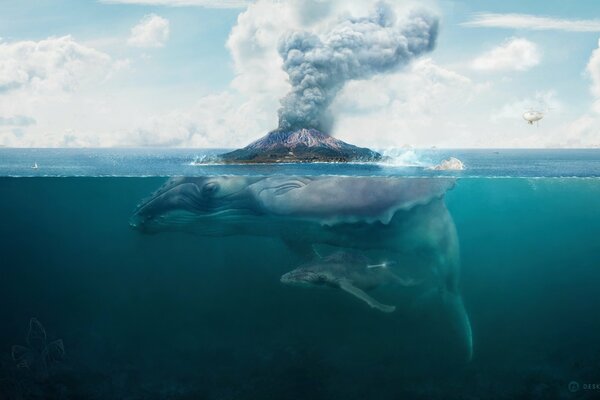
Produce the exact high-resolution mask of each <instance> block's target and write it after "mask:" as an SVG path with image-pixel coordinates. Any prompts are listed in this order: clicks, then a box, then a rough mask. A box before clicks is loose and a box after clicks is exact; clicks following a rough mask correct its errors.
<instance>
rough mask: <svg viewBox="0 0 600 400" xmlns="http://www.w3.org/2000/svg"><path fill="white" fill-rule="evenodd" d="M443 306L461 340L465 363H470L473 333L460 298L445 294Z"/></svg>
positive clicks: (452, 294) (454, 294) (455, 295)
mask: <svg viewBox="0 0 600 400" xmlns="http://www.w3.org/2000/svg"><path fill="white" fill-rule="evenodd" d="M443 305H444V308H445V309H446V310H445V311H446V313H447V315H448V317H449V319H450V321H451V324H452V328H453V330H454V331H455V332H456V334H457V336H458V337H460V339H461V342H462V345H463V347H464V351H465V358H466V361H471V359H472V358H473V331H472V329H471V321H470V320H469V315H468V314H467V310H466V309H465V305H464V303H463V300H462V297H461V296H460V295H459V294H456V293H450V292H446V293H445V295H444V298H443Z"/></svg>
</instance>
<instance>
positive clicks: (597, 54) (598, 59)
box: [586, 40, 600, 113]
mask: <svg viewBox="0 0 600 400" xmlns="http://www.w3.org/2000/svg"><path fill="white" fill-rule="evenodd" d="M586 71H587V73H588V74H589V76H590V78H591V79H592V87H591V92H592V94H593V95H594V97H595V98H596V101H595V103H594V109H595V110H596V112H598V113H600V40H599V41H598V48H597V49H595V50H594V51H593V52H592V55H591V57H590V60H589V61H588V64H587V66H586Z"/></svg>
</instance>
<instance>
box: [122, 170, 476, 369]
mask: <svg viewBox="0 0 600 400" xmlns="http://www.w3.org/2000/svg"><path fill="white" fill-rule="evenodd" d="M453 185H454V179H452V178H398V177H343V176H313V177H303V176H268V177H265V176H204V177H176V178H171V179H169V180H168V181H167V182H166V183H165V184H164V185H163V186H162V187H161V188H159V189H158V190H157V191H156V192H155V193H154V194H152V195H151V196H150V197H149V198H148V199H146V200H144V201H142V203H141V204H140V205H139V206H138V207H137V209H136V211H135V213H134V215H133V216H132V218H131V221H130V223H131V225H132V226H133V227H134V228H135V229H137V230H139V231H141V232H144V233H157V232H161V231H169V230H171V231H173V230H175V231H187V232H191V233H194V234H197V235H201V236H229V235H252V236H268V237H279V238H281V239H282V240H283V241H284V242H285V243H286V244H287V245H288V246H289V247H290V249H291V250H293V251H294V252H296V253H297V254H299V255H300V256H301V257H303V258H304V259H305V260H306V261H307V262H309V261H311V260H314V258H315V251H314V249H315V247H316V246H333V247H334V248H337V249H340V250H344V249H352V250H355V251H361V252H363V253H365V254H370V253H373V252H374V253H377V254H385V258H386V259H387V260H389V261H391V262H394V263H397V264H398V265H403V266H407V268H410V269H411V271H412V272H411V273H414V275H415V276H427V277H428V279H427V282H424V283H423V284H422V285H419V287H420V288H421V287H422V288H423V294H428V295H430V294H431V293H434V294H435V296H433V297H435V298H437V299H439V301H440V302H441V304H442V306H443V307H444V308H445V309H447V312H448V314H449V315H450V316H451V317H452V321H453V330H454V331H456V332H457V333H458V335H460V337H461V338H462V339H463V340H462V342H463V343H464V347H465V349H466V350H465V353H466V354H467V358H469V359H470V358H471V355H472V334H471V325H470V322H469V318H468V315H467V313H466V311H465V308H464V305H463V301H462V297H461V294H460V285H459V274H460V257H459V245H458V235H457V232H456V228H455V226H454V221H453V220H452V217H451V215H450V213H449V212H448V209H447V208H446V205H445V202H444V195H445V193H446V192H447V191H448V190H449V189H451V188H452V187H453ZM328 264H329V265H330V264H332V261H331V260H329V261H325V266H327V265H328ZM340 287H341V286H340ZM355 295H356V293H355ZM424 297H432V296H424Z"/></svg>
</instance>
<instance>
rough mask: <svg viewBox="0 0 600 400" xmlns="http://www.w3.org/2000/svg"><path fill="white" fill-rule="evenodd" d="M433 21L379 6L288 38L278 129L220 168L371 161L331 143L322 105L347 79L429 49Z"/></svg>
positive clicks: (362, 152)
mask: <svg viewBox="0 0 600 400" xmlns="http://www.w3.org/2000/svg"><path fill="white" fill-rule="evenodd" d="M437 32H438V19H437V18H436V17H435V16H433V15H431V14H429V13H427V12H424V11H421V12H416V13H412V14H410V15H408V18H406V19H398V18H396V15H395V14H394V12H393V10H392V7H391V6H389V5H388V4H386V3H383V2H382V3H379V4H378V6H377V8H376V9H375V11H374V12H373V13H372V14H371V15H370V16H368V17H362V18H355V17H349V18H347V19H345V20H342V21H341V22H340V23H339V24H338V25H337V26H335V27H333V28H332V29H331V31H329V32H327V33H325V34H321V35H317V34H315V33H310V32H291V33H289V34H288V35H286V36H284V37H283V38H282V39H281V40H280V43H279V48H278V51H279V55H280V56H281V58H282V59H283V69H284V70H285V72H286V73H287V74H288V78H289V83H290V85H291V90H290V91H289V93H288V94H287V95H286V96H285V97H284V98H283V99H281V108H280V109H279V127H278V128H277V129H276V130H274V131H272V132H270V133H268V134H267V135H266V136H265V137H263V138H261V139H259V140H257V141H255V142H253V143H251V144H250V145H248V146H246V147H244V148H243V149H239V150H235V151H233V152H230V153H227V154H223V155H222V156H221V158H222V160H223V161H225V162H250V163H261V162H298V161H300V162H304V161H373V160H378V159H380V158H381V155H380V154H379V153H377V152H374V151H372V150H369V149H366V148H360V147H356V146H353V145H351V144H348V143H345V142H342V141H341V140H339V139H335V138H333V137H331V136H329V135H327V134H326V133H324V132H331V130H332V126H333V119H334V118H333V115H332V113H331V111H330V110H329V106H330V105H331V103H332V102H333V100H334V99H335V97H336V95H337V94H338V93H339V91H340V90H342V88H343V87H344V85H345V83H346V82H348V81H350V80H357V79H368V78H371V77H372V76H374V75H377V74H382V73H387V72H393V71H396V70H398V69H400V68H402V67H403V66H405V65H406V64H408V63H409V62H410V61H411V60H412V59H414V58H415V57H418V56H419V55H421V54H423V53H426V52H429V51H431V50H432V49H433V48H434V46H435V40H436V38H437Z"/></svg>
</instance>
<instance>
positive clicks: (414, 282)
mask: <svg viewBox="0 0 600 400" xmlns="http://www.w3.org/2000/svg"><path fill="white" fill-rule="evenodd" d="M390 276H391V277H392V279H393V280H394V281H395V282H396V283H398V284H399V285H401V286H404V287H413V286H418V285H420V284H421V283H423V282H424V281H425V279H416V278H411V277H410V276H408V277H402V276H399V275H396V274H394V273H392V272H390Z"/></svg>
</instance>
